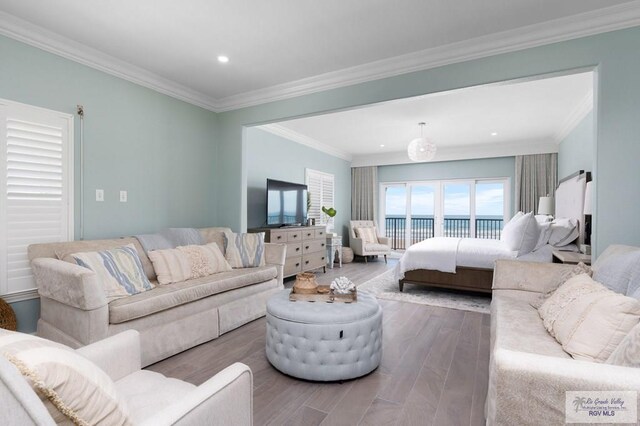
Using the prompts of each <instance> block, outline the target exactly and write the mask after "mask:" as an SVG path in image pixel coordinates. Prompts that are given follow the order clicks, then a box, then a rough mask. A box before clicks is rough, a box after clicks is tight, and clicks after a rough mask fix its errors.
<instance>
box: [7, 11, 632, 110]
mask: <svg viewBox="0 0 640 426" xmlns="http://www.w3.org/2000/svg"><path fill="white" fill-rule="evenodd" d="M638 25H640V0H634V1H633V2H629V3H625V4H621V5H617V6H612V7H608V8H603V9H598V10H594V11H590V12H585V13H581V14H578V15H572V16H569V17H565V18H559V19H554V20H551V21H547V22H542V23H539V24H534V25H529V26H525V27H520V28H516V29H513V30H508V31H502V32H499V33H495V34H490V35H486V36H482V37H476V38H473V39H470V40H465V41H461V42H457V43H451V44H448V45H445V46H438V47H434V48H431V49H426V50H422V51H418V52H413V53H409V54H406V55H401V56H397V57H394V58H387V59H383V60H379V61H374V62H370V63H367V64H362V65H358V66H354V67H350V68H346V69H343V70H339V71H333V72H329V73H325V74H320V75H317V76H313V77H309V78H304V79H300V80H297V81H293V82H289V83H284V84H279V85H274V86H271V87H267V88H264V89H259V90H255V91H251V92H247V93H243V94H239V95H233V96H229V97H225V98H220V99H215V98H213V97H211V96H208V95H205V94H204V93H201V92H198V91H196V90H193V89H190V88H188V87H186V86H184V85H181V84H178V83H175V82H173V81H171V80H169V79H166V78H164V77H161V76H159V75H157V74H155V73H152V72H150V71H147V70H145V69H143V68H140V67H137V66H135V65H133V64H130V63H128V62H125V61H122V60H120V59H117V58H115V57H113V56H111V55H107V54H105V53H102V52H100V51H98V50H96V49H93V48H91V47H88V46H85V45H83V44H81V43H78V42H76V41H74V40H71V39H69V38H66V37H63V36H60V35H58V34H56V33H54V32H52V31H49V30H46V29H44V28H42V27H39V26H37V25H34V24H32V23H30V22H27V21H25V20H22V19H20V18H17V17H15V16H13V15H10V14H8V13H5V12H1V11H0V34H1V35H4V36H7V37H10V38H13V39H15V40H18V41H20V42H23V43H26V44H29V45H31V46H34V47H37V48H39V49H42V50H45V51H47V52H50V53H53V54H55V55H58V56H62V57H64V58H67V59H70V60H72V61H75V62H78V63H81V64H83V65H86V66H89V67H91V68H95V69H97V70H100V71H103V72H105V73H107V74H111V75H114V76H116V77H119V78H122V79H124V80H127V81H131V82H132V83H135V84H138V85H140V86H144V87H147V88H149V89H152V90H155V91H157V92H160V93H163V94H165V95H168V96H171V97H173V98H176V99H180V100H182V101H185V102H188V103H190V104H193V105H197V106H199V107H202V108H205V109H208V110H211V111H214V112H222V111H230V110H234V109H239V108H245V107H249V106H254V105H259V104H263V103H267V102H274V101H278V100H283V99H289V98H293V97H297V96H302V95H306V94H310V93H315V92H321V91H325V90H330V89H335V88H339V87H344V86H350V85H354V84H358V83H364V82H368V81H373V80H378V79H381V78H386V77H393V76H397V75H400V74H406V73H410V72H415V71H421V70H426V69H430V68H435V67H440V66H444V65H449V64H454V63H459V62H464V61H469V60H473V59H479V58H484V57H487V56H492V55H497V54H501V53H508V52H514V51H517V50H522V49H527V48H531V47H537V46H542V45H545V44H550V43H556V42H560V41H566V40H571V39H575V38H580V37H586V36H590V35H595V34H599V33H603V32H608V31H615V30H620V29H624V28H629V27H634V26H638Z"/></svg>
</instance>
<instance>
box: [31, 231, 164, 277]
mask: <svg viewBox="0 0 640 426" xmlns="http://www.w3.org/2000/svg"><path fill="white" fill-rule="evenodd" d="M128 244H133V247H135V249H136V251H137V252H138V257H139V258H140V263H142V269H144V273H145V274H146V276H147V278H149V279H150V280H155V279H156V273H155V271H154V270H153V265H152V264H151V260H149V258H148V257H147V255H146V253H145V251H144V249H143V248H142V245H140V241H138V239H137V238H134V237H126V238H114V239H112V240H83V241H68V242H64V243H50V244H41V246H51V247H52V248H53V250H54V253H55V257H57V258H58V259H60V260H64V261H65V262H69V263H76V261H75V260H74V259H73V258H72V257H71V255H72V254H73V253H81V252H87V251H102V250H109V249H113V248H116V247H122V246H126V245H128Z"/></svg>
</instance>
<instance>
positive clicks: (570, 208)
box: [555, 170, 591, 244]
mask: <svg viewBox="0 0 640 426" xmlns="http://www.w3.org/2000/svg"><path fill="white" fill-rule="evenodd" d="M590 180H591V172H585V171H584V170H580V171H578V172H576V173H574V174H572V175H570V176H567V177H565V178H564V179H562V180H561V181H560V183H559V184H558V188H557V189H556V197H555V198H556V212H555V217H556V218H558V219H562V218H574V219H578V226H579V227H580V237H578V243H579V244H582V243H583V242H584V194H585V189H586V187H587V182H589V181H590Z"/></svg>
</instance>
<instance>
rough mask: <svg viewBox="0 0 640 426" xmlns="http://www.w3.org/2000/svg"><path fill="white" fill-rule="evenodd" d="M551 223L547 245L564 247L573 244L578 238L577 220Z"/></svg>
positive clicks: (561, 220)
mask: <svg viewBox="0 0 640 426" xmlns="http://www.w3.org/2000/svg"><path fill="white" fill-rule="evenodd" d="M551 223H552V225H551V235H550V236H549V244H551V245H552V246H555V247H563V246H566V245H567V244H571V243H572V242H574V241H575V240H576V239H577V238H578V237H579V236H580V230H579V229H578V220H577V219H556V220H554V221H553V222H551Z"/></svg>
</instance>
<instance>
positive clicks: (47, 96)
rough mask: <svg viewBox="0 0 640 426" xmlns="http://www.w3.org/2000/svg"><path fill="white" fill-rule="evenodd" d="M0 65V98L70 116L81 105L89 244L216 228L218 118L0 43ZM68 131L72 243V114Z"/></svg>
mask: <svg viewBox="0 0 640 426" xmlns="http://www.w3.org/2000/svg"><path fill="white" fill-rule="evenodd" d="M0 58H2V59H1V62H0V98H4V99H8V100H12V101H16V102H22V103H25V104H29V105H35V106H39V107H43V108H49V109H52V110H55V111H61V112H65V113H70V114H75V111H76V105H77V104H82V105H84V109H85V117H86V118H85V127H84V139H85V165H84V170H85V238H86V239H92V238H102V237H112V236H121V235H128V234H134V233H141V232H148V231H154V230H157V229H159V228H161V227H165V226H206V225H212V224H214V223H216V222H217V218H216V207H215V201H214V200H215V198H216V188H215V185H213V184H212V182H213V181H214V178H215V169H216V158H217V156H216V144H215V136H216V114H214V113H212V112H211V111H207V110H204V109H202V108H199V107H196V106H193V105H190V104H187V103H185V102H182V101H179V100H176V99H174V98H171V97H168V96H165V95H162V94H160V93H158V92H155V91H153V90H150V89H146V88H144V87H141V86H138V85H136V84H133V83H130V82H127V81H124V80H122V79H119V78H116V77H113V76H110V75H108V74H105V73H103V72H100V71H97V70H95V69H92V68H89V67H86V66H84V65H80V64H78V63H76V62H72V61H69V60H67V59H64V58H61V57H59V56H56V55H53V54H50V53H46V52H44V51H42V50H39V49H36V48H34V47H31V46H28V45H25V44H22V43H19V42H17V41H14V40H12V39H9V38H6V37H2V36H0ZM74 132H75V143H76V145H75V148H76V149H75V176H76V179H75V181H76V188H75V190H76V191H75V193H76V194H75V195H76V197H75V201H76V203H75V215H76V220H75V225H76V237H78V236H79V224H80V222H79V220H78V217H79V212H80V210H79V208H80V203H79V196H80V188H79V179H78V178H79V176H80V161H79V160H80V154H79V149H78V148H79V140H80V120H79V118H78V116H76V118H75V130H74ZM97 188H101V189H104V191H105V201H104V202H96V201H95V190H96V189H97ZM120 190H127V191H128V202H126V203H120V202H119V201H118V194H119V191H120Z"/></svg>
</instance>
